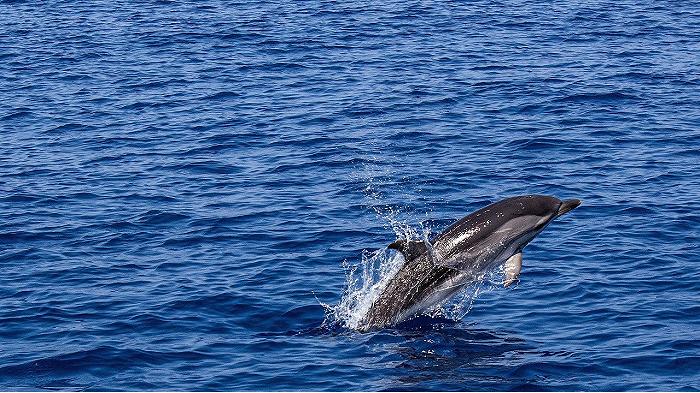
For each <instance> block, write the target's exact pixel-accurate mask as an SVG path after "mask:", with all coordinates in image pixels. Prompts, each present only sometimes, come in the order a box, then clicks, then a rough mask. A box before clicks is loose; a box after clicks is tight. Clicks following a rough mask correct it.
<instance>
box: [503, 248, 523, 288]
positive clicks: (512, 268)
mask: <svg viewBox="0 0 700 393" xmlns="http://www.w3.org/2000/svg"><path fill="white" fill-rule="evenodd" d="M522 268H523V253H522V252H519V253H517V254H513V256H511V257H510V258H508V260H507V261H506V267H505V271H506V277H505V280H503V287H504V288H508V287H509V286H510V285H511V284H513V283H514V282H516V281H518V276H520V269H522Z"/></svg>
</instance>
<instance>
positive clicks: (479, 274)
mask: <svg viewBox="0 0 700 393" xmlns="http://www.w3.org/2000/svg"><path fill="white" fill-rule="evenodd" d="M580 204H581V201H580V200H578V199H567V200H564V201H562V200H559V199H557V198H554V197H551V196H544V195H524V196H516V197H512V198H507V199H504V200H502V201H500V202H496V203H494V204H491V205H489V206H486V207H484V208H482V209H480V210H478V211H476V212H474V213H472V214H470V215H468V216H466V217H464V218H462V219H461V220H459V221H457V222H456V223H454V224H453V225H451V226H450V227H448V228H447V229H446V230H445V231H444V232H442V233H440V234H439V235H438V236H436V237H435V238H434V239H433V240H432V241H428V240H427V239H426V240H422V241H421V240H410V241H409V240H397V241H395V242H393V243H391V244H390V245H389V246H388V248H390V249H394V250H397V251H399V252H401V253H402V254H403V256H404V259H405V263H404V265H403V266H402V267H401V268H400V269H399V271H398V272H397V273H396V275H395V276H394V277H392V278H391V279H390V280H389V282H388V283H387V285H386V287H385V288H384V289H383V291H382V292H381V294H380V295H379V296H378V297H377V298H376V299H375V300H374V302H373V303H372V305H371V306H370V308H369V310H368V312H367V314H366V315H365V316H364V318H363V319H362V320H361V322H360V325H359V330H360V331H368V330H372V329H378V328H383V327H387V326H391V325H395V324H397V323H399V322H402V321H405V320H407V319H409V318H411V317H413V316H415V315H417V314H420V313H422V312H424V311H426V310H429V309H431V308H432V307H433V306H435V305H437V304H440V303H442V302H444V301H446V300H447V299H449V298H451V297H452V296H454V295H455V294H457V293H458V292H459V291H460V290H461V289H462V288H464V287H466V286H467V285H470V284H472V283H474V282H477V281H479V280H482V279H483V277H484V275H485V274H486V273H487V272H489V271H490V270H492V269H493V268H495V267H496V266H500V265H501V264H503V263H505V280H504V282H503V285H504V286H505V287H507V286H509V285H511V284H512V283H514V282H516V281H517V280H518V276H519V275H520V269H521V268H522V261H523V248H524V247H525V246H526V245H527V244H528V243H530V241H532V239H534V238H535V236H537V235H538V234H539V233H540V232H542V230H544V228H545V227H547V225H549V223H550V222H552V221H553V220H554V219H555V218H557V217H559V216H561V215H563V214H565V213H567V212H569V211H571V210H573V209H575V208H576V207H578V206H579V205H580Z"/></svg>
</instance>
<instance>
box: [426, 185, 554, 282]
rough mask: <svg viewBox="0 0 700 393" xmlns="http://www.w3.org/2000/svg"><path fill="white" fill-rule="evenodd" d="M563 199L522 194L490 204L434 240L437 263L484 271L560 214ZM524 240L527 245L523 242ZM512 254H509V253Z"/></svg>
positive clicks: (520, 245) (519, 246)
mask: <svg viewBox="0 0 700 393" xmlns="http://www.w3.org/2000/svg"><path fill="white" fill-rule="evenodd" d="M561 205H562V202H561V201H560V200H559V199H557V198H554V197H550V196H545V195H523V196H517V197H512V198H508V199H504V200H502V201H499V202H496V203H493V204H491V205H488V206H486V207H484V208H482V209H479V210H477V211H476V212H474V213H472V214H470V215H468V216H466V217H464V218H462V219H461V220H459V221H457V222H456V223H454V224H452V225H451V226H450V227H448V228H447V229H446V230H445V231H444V232H443V233H441V234H440V235H439V236H438V237H437V238H435V240H434V242H433V247H432V248H433V250H432V251H433V256H434V258H433V260H434V262H435V263H436V264H439V265H443V266H446V267H451V268H456V269H459V270H474V271H481V270H483V269H484V268H486V266H483V265H484V264H485V263H487V262H489V261H490V262H494V261H495V262H502V261H500V260H499V256H501V254H503V255H502V256H503V257H505V258H508V257H510V256H511V255H512V253H513V252H515V251H517V249H518V248H522V247H524V245H526V244H527V242H528V241H529V240H531V239H532V238H534V236H535V235H537V233H539V232H540V231H541V230H542V229H544V227H545V226H546V225H547V224H548V223H549V222H550V221H551V220H552V219H553V218H554V217H556V216H557V214H558V212H559V210H560V206H561ZM522 242H524V243H525V244H522ZM509 253H510V255H506V254H509Z"/></svg>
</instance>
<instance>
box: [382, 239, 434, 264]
mask: <svg viewBox="0 0 700 393" xmlns="http://www.w3.org/2000/svg"><path fill="white" fill-rule="evenodd" d="M387 248H391V249H393V250H396V251H399V252H400V253H401V254H403V257H404V259H405V260H406V261H407V262H408V261H410V260H412V259H415V258H417V257H419V256H420V255H421V254H424V253H425V252H426V251H427V247H426V245H425V242H423V241H422V240H403V239H400V240H397V241H395V242H393V243H391V244H389V246H387Z"/></svg>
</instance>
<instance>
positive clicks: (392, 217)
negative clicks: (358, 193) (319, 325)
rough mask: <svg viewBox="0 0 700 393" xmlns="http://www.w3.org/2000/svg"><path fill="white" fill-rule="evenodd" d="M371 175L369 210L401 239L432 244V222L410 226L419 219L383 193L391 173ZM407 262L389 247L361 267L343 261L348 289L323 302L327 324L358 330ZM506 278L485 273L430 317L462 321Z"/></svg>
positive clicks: (367, 256) (370, 254)
mask: <svg viewBox="0 0 700 393" xmlns="http://www.w3.org/2000/svg"><path fill="white" fill-rule="evenodd" d="M365 170H367V167H365ZM370 172H373V174H370V175H366V174H365V176H363V180H364V181H365V184H366V187H365V188H364V190H363V191H364V193H365V196H366V198H368V199H369V200H370V201H371V203H370V204H369V207H370V208H371V209H372V210H373V211H374V212H375V214H376V216H377V217H378V218H379V219H380V220H382V221H383V222H384V226H385V227H387V228H388V229H391V230H393V231H394V233H395V235H396V237H397V238H399V239H406V240H421V241H424V242H426V244H428V245H429V244H430V238H431V235H432V234H433V233H434V232H433V227H432V225H431V224H430V221H421V222H419V223H418V225H417V227H414V226H412V225H411V224H409V222H410V221H409V220H410V219H411V218H415V217H408V218H405V219H401V218H400V216H401V215H402V214H403V213H406V209H404V208H401V207H398V206H393V205H391V204H387V203H385V194H384V193H383V192H381V188H382V186H383V185H384V184H385V183H384V182H382V179H386V178H388V177H390V176H389V175H390V174H389V173H386V172H382V173H381V176H377V173H376V168H372V171H370ZM429 212H430V210H427V211H426V212H425V214H426V216H427V215H428V213H429ZM404 263H405V260H404V257H403V255H402V254H401V253H397V252H394V251H392V250H389V249H387V248H386V247H385V248H382V249H379V250H375V251H368V250H364V251H363V253H362V260H361V261H360V263H358V264H352V263H350V262H348V261H347V260H345V261H343V264H342V265H343V268H344V269H345V276H346V286H345V290H344V292H343V295H342V297H341V299H340V301H339V302H338V304H336V305H329V304H324V303H321V302H319V303H320V304H321V305H322V306H323V307H324V309H325V311H326V319H325V320H324V325H328V324H339V325H340V326H343V327H346V328H349V329H358V328H359V327H360V325H361V323H362V320H363V319H364V317H365V316H366V315H367V313H368V312H369V309H370V307H371V306H372V304H373V303H374V302H375V300H376V299H377V297H378V296H380V295H381V293H382V292H383V290H384V288H386V286H387V285H388V283H389V281H390V280H391V278H392V277H394V276H395V275H396V273H397V272H398V271H399V269H400V268H401V267H402V266H403V264H404ZM503 275H504V266H499V267H498V268H496V269H493V270H491V271H489V272H486V273H484V274H483V275H482V276H480V277H479V278H478V279H477V280H475V281H474V282H473V283H472V284H471V285H468V286H466V287H465V288H464V289H463V290H462V291H461V292H460V293H458V294H457V295H456V296H454V297H452V298H451V299H448V300H447V301H446V302H444V303H442V304H438V305H436V306H435V307H433V308H431V309H430V310H429V311H428V312H427V313H426V314H427V315H428V316H431V317H442V318H448V319H453V320H457V321H458V320H461V319H462V318H464V317H465V316H466V315H467V314H468V313H469V311H471V309H472V307H473V305H474V301H475V300H476V299H477V297H478V296H479V295H480V294H482V293H484V292H488V291H491V290H493V289H495V288H496V287H500V285H501V283H502V282H503V279H502V277H503Z"/></svg>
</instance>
